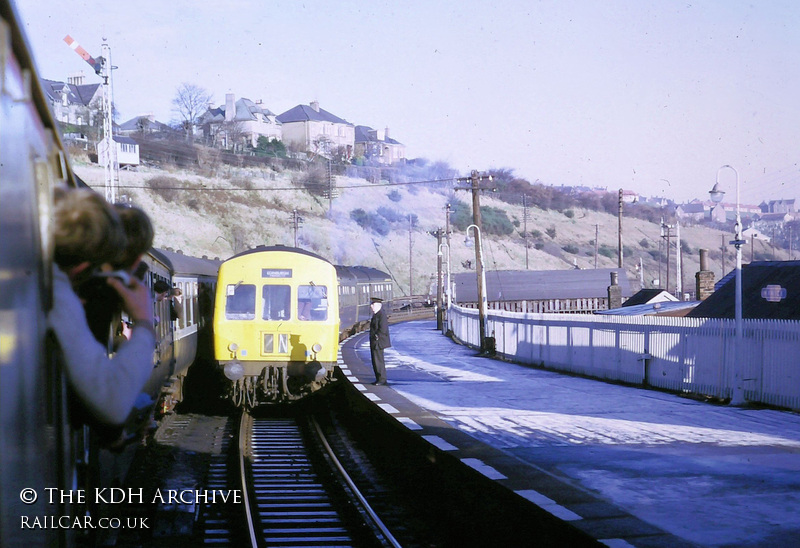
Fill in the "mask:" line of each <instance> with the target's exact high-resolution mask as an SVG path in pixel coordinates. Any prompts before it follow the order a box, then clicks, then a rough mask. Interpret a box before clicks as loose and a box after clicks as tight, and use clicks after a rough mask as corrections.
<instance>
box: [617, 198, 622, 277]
mask: <svg viewBox="0 0 800 548" xmlns="http://www.w3.org/2000/svg"><path fill="white" fill-rule="evenodd" d="M617 217H618V224H619V229H618V231H617V233H618V236H617V237H618V242H617V246H618V247H619V253H618V254H617V257H618V261H617V266H618V267H619V268H622V262H623V261H622V189H619V214H618V215H617Z"/></svg>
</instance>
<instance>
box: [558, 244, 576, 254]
mask: <svg viewBox="0 0 800 548" xmlns="http://www.w3.org/2000/svg"><path fill="white" fill-rule="evenodd" d="M561 249H563V250H564V251H566V252H567V253H572V254H573V255H577V254H578V251H579V249H578V247H577V246H574V245H572V244H567V245H565V246H563V247H562V248H561Z"/></svg>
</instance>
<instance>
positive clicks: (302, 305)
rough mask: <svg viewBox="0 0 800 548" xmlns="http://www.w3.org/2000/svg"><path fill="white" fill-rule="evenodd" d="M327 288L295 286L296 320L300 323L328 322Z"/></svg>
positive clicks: (321, 286) (323, 286) (328, 302)
mask: <svg viewBox="0 0 800 548" xmlns="http://www.w3.org/2000/svg"><path fill="white" fill-rule="evenodd" d="M329 308H330V300H329V299H328V286H327V285H318V284H313V283H311V284H301V285H298V286H297V319H298V320H299V321H301V322H326V321H328V315H329V314H328V310H329Z"/></svg>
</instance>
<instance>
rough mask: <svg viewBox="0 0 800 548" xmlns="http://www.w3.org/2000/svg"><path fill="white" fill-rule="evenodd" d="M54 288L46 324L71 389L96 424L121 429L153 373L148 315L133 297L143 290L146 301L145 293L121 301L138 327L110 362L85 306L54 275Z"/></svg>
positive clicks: (135, 289)
mask: <svg viewBox="0 0 800 548" xmlns="http://www.w3.org/2000/svg"><path fill="white" fill-rule="evenodd" d="M109 283H111V282H109ZM53 284H54V288H53V309H52V310H51V311H50V313H49V314H48V323H49V325H50V328H51V329H52V330H53V332H54V333H55V334H56V337H57V338H58V341H59V344H60V345H61V349H62V352H63V354H64V362H65V366H66V370H67V375H68V377H69V379H70V383H71V385H72V387H73V388H74V389H75V392H76V393H77V394H78V395H79V396H80V397H81V399H82V400H83V402H84V403H85V404H86V406H87V407H88V408H89V409H90V410H91V411H92V412H93V413H94V414H95V415H96V416H97V418H98V419H99V420H101V421H103V422H106V423H110V424H121V423H123V422H124V421H125V419H126V418H127V416H128V414H129V413H130V410H131V409H132V407H133V403H134V401H135V400H136V396H138V395H139V392H140V391H141V389H142V387H143V386H144V383H145V382H146V381H147V378H148V377H149V375H150V372H151V371H152V369H153V348H154V345H155V334H154V330H153V326H152V312H150V311H149V310H147V307H146V306H145V307H143V306H142V299H141V298H139V297H134V295H139V296H141V294H142V289H143V290H144V294H145V295H146V291H147V288H146V287H144V286H141V284H140V287H133V288H131V289H130V294H128V295H123V300H125V302H126V310H127V311H128V313H129V314H130V315H131V318H132V319H134V320H135V321H136V324H135V325H134V328H133V333H132V335H131V340H130V341H128V342H127V343H126V344H124V345H123V346H122V347H121V348H120V350H119V352H117V353H116V354H115V355H114V357H113V358H109V357H108V354H107V353H106V349H105V348H104V347H103V346H102V345H101V344H100V343H99V342H97V340H96V339H95V338H94V336H92V333H91V331H90V330H89V326H88V324H87V322H86V315H85V313H84V311H83V306H82V305H81V302H80V300H79V299H78V296H77V295H76V294H75V293H74V292H73V291H72V287H71V286H70V282H69V279H68V278H67V276H66V274H64V273H63V272H61V270H59V269H54V276H53ZM112 285H113V284H112ZM121 295H122V293H121ZM126 297H127V299H126ZM148 298H149V297H148ZM128 300H131V306H130V308H129V307H128ZM143 308H144V310H143ZM136 314H140V315H138V316H137V315H136ZM148 321H149V323H148Z"/></svg>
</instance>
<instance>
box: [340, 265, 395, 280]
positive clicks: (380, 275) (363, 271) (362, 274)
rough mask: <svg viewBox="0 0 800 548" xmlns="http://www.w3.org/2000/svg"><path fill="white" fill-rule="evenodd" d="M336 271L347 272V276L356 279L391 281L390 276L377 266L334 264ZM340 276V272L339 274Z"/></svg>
mask: <svg viewBox="0 0 800 548" xmlns="http://www.w3.org/2000/svg"><path fill="white" fill-rule="evenodd" d="M336 272H337V273H339V272H348V273H349V275H350V276H349V277H354V278H356V279H357V280H358V281H364V280H368V281H388V282H391V281H392V278H391V276H389V275H388V274H387V273H386V272H382V271H380V270H378V269H377V268H372V267H371V266H360V265H356V266H342V265H337V266H336ZM340 277H342V276H341V274H340Z"/></svg>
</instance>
